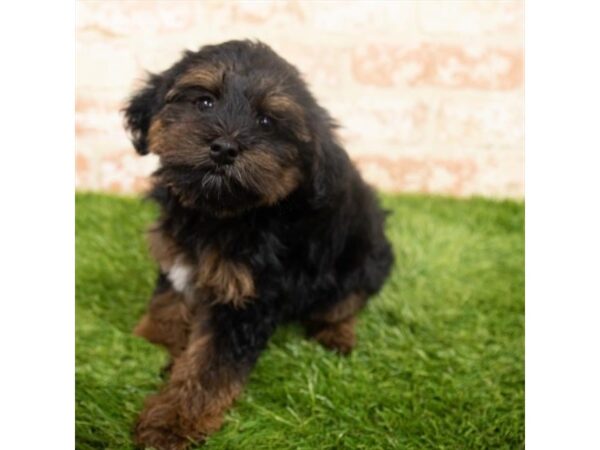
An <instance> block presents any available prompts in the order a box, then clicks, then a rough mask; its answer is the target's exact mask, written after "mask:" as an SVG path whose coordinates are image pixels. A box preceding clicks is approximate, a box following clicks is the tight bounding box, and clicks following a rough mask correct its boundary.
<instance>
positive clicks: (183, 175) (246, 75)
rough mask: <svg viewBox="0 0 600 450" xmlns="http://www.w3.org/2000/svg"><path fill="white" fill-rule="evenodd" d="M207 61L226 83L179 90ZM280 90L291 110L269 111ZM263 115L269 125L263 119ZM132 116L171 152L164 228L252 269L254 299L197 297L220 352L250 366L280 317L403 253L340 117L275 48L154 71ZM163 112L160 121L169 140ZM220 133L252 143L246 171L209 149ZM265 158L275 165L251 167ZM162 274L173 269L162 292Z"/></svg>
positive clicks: (327, 300)
mask: <svg viewBox="0 0 600 450" xmlns="http://www.w3.org/2000/svg"><path fill="white" fill-rule="evenodd" d="M198 67H200V68H202V67H205V68H209V69H211V70H212V68H219V70H220V72H218V73H219V77H220V78H219V77H217V78H219V79H218V80H216V81H217V82H218V84H219V86H218V87H216V88H215V87H206V86H184V87H183V88H182V89H181V90H178V88H177V83H178V80H181V79H182V77H183V76H184V74H189V73H190V71H191V72H192V73H193V71H194V70H196V69H197V68H198ZM203 76H204V75H203ZM174 90H175V92H174ZM207 93H208V94H207ZM273 93H276V94H277V95H282V96H284V101H283V103H284V110H285V111H277V112H275V113H270V112H269V111H266V110H264V109H262V107H261V106H260V105H261V101H262V100H261V99H262V98H263V97H264V96H268V95H272V94H273ZM207 95H208V96H209V97H208V98H209V99H211V102H214V104H213V106H211V107H210V108H209V109H208V110H206V109H205V110H202V109H201V108H200V109H199V108H198V107H197V105H198V99H200V102H204V103H203V104H207V103H206V102H207V100H206V96H207ZM286 108H287V109H286ZM265 115H266V116H267V117H268V122H269V123H268V127H266V128H265V127H264V126H261V125H260V124H258V123H257V119H256V118H257V117H263V116H265ZM125 116H126V122H127V126H128V128H129V130H130V131H131V132H132V139H133V143H134V146H135V148H136V150H137V151H138V152H139V153H140V154H145V153H148V152H149V151H153V152H155V153H157V154H158V155H159V156H160V159H161V166H160V168H159V169H158V171H157V172H156V173H155V175H154V183H155V184H154V187H153V189H152V191H151V193H150V197H151V198H152V199H154V200H155V201H156V202H157V203H158V204H159V205H160V208H161V218H160V220H159V223H158V225H157V229H158V230H159V231H160V232H161V233H163V234H164V235H167V236H169V237H170V238H171V239H172V240H173V241H174V242H175V243H176V245H177V247H178V248H180V249H181V251H182V252H183V253H184V254H185V258H186V259H187V260H189V261H192V262H193V263H194V264H197V265H198V266H201V265H202V254H203V251H204V250H205V249H206V248H208V247H210V248H213V249H214V248H216V249H218V252H219V254H220V255H221V257H222V258H224V259H226V260H227V261H232V262H235V263H236V264H242V265H243V266H245V267H247V268H249V270H250V273H251V274H252V277H253V280H254V285H255V291H256V295H255V296H254V297H253V298H252V299H250V300H248V301H246V302H245V303H244V304H243V306H242V307H240V306H239V305H234V304H231V303H228V302H219V299H218V298H216V299H215V298H211V299H199V300H198V301H200V302H202V301H205V302H206V304H210V330H211V334H212V337H213V339H214V343H215V344H214V345H215V348H216V349H217V352H216V353H217V354H218V358H219V359H220V360H221V361H225V363H226V364H230V365H232V366H234V367H236V370H239V371H242V372H244V373H246V372H247V371H248V370H250V368H251V367H252V365H253V364H254V363H255V361H256V359H257V358H258V356H259V354H260V352H261V351H262V350H263V349H264V348H265V346H266V345H267V341H268V339H269V337H270V336H271V335H272V334H273V331H274V330H275V328H276V327H277V326H278V325H279V324H282V323H285V322H289V321H297V320H300V321H302V320H305V319H307V318H310V317H314V316H315V314H319V313H320V312H326V311H327V310H330V309H331V308H332V307H334V306H335V305H336V304H337V303H338V302H340V301H342V300H344V299H346V298H348V296H350V295H352V294H353V293H362V294H364V295H365V297H368V296H371V295H373V294H374V293H376V292H377V291H378V290H379V289H380V288H381V286H382V284H383V283H384V280H385V279H386V277H387V275H388V273H389V271H390V267H391V265H392V262H393V256H392V252H391V248H390V244H389V243H388V241H387V239H386V237H385V235H384V216H385V214H384V212H383V211H382V210H381V208H380V207H379V206H378V203H377V199H376V197H375V195H374V193H373V192H372V190H371V189H370V188H369V187H368V186H367V185H366V184H365V182H364V181H363V180H362V179H361V177H360V175H359V173H358V172H357V170H356V169H355V167H354V166H353V165H352V163H351V161H350V160H349V158H348V156H347V154H346V152H345V151H344V150H343V148H342V147H341V146H340V144H339V143H338V141H337V139H336V137H335V128H336V126H335V124H334V122H333V120H332V119H331V117H330V116H329V114H328V113H327V112H326V111H325V110H324V109H323V108H321V107H320V106H319V105H318V104H317V102H316V101H315V99H314V98H313V97H312V95H311V94H310V93H309V91H308V89H307V87H306V85H305V83H304V82H303V80H302V79H301V77H300V75H299V73H298V71H297V70H296V69H295V68H294V67H293V66H291V65H290V64H288V63H287V62H285V61H284V60H283V59H282V58H280V57H279V56H278V55H276V54H275V53H274V52H273V51H272V50H271V49H270V48H269V47H268V46H266V45H264V44H262V43H256V42H250V41H231V42H227V43H224V44H221V45H216V46H207V47H203V48H202V49H201V50H200V51H198V52H186V53H185V54H184V56H183V58H182V59H181V60H180V61H179V62H178V63H176V64H175V65H174V66H173V67H172V68H170V69H169V70H167V71H165V72H163V73H161V74H159V75H152V76H151V77H150V78H149V80H148V82H147V84H146V85H145V87H144V88H143V89H141V90H140V91H138V92H137V93H136V94H135V95H134V96H133V97H132V98H131V100H130V102H129V104H128V107H127V108H126V110H125ZM153 121H160V126H158V125H157V126H156V128H157V129H158V128H160V133H162V134H161V135H160V136H159V137H158V138H157V137H156V136H152V132H151V125H152V123H153ZM263 122H264V120H263ZM263 125H264V124H263ZM165 130H166V131H165ZM169 130H170V131H169ZM223 135H228V136H233V139H235V141H236V145H238V146H239V152H240V156H238V158H241V157H242V156H241V155H242V154H243V153H244V152H247V155H246V156H245V157H247V158H248V160H247V161H248V165H247V166H244V165H243V164H242V161H241V160H240V167H239V170H238V171H237V172H235V173H234V170H237V169H235V164H237V162H236V163H234V164H233V165H232V166H227V167H225V168H223V167H222V166H218V165H215V164H214V163H213V162H212V161H211V160H210V158H209V157H208V156H207V155H209V154H210V145H211V144H210V143H211V142H213V141H214V139H216V138H219V137H220V136H223ZM152 139H155V141H160V145H159V144H153V142H152ZM153 145H154V147H153ZM161 146H162V147H161ZM252 158H258V160H259V161H260V163H261V164H262V166H259V165H256V164H255V165H252V164H254V162H255V160H253V159H252ZM236 161H237V160H236ZM263 166H264V167H265V168H266V170H268V171H271V172H269V173H265V174H262V173H260V172H259V173H249V171H250V170H251V169H253V168H256V167H263ZM290 173H291V174H292V175H289V174H290ZM286 174H288V175H289V177H288V180H287V181H286V182H283V181H282V185H284V186H283V187H282V186H280V185H279V184H278V183H279V181H280V179H283V178H284V177H285V175H286ZM276 175H277V176H276ZM279 175H280V176H279ZM262 178H264V179H266V180H267V181H269V183H270V185H268V186H267V185H264V184H261V183H262V181H261V180H262ZM272 192H279V193H280V194H278V195H273V194H272ZM165 283H169V281H168V279H167V277H166V276H165V275H164V274H163V276H161V277H160V283H159V285H160V286H159V289H160V290H164V289H165ZM195 295H198V296H199V297H202V295H204V294H201V293H197V294H195ZM209 300H210V301H209Z"/></svg>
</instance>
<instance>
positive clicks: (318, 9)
mask: <svg viewBox="0 0 600 450" xmlns="http://www.w3.org/2000/svg"><path fill="white" fill-rule="evenodd" d="M522 28H523V5H522V3H521V2H520V1H499V0H489V1H459V0H455V1H420V2H412V1H398V2H394V1H380V2H378V1H364V2H363V1H262V2H236V1H195V2H188V1H182V0H178V1H108V0H107V1H80V2H78V4H77V55H76V58H77V60H76V64H77V73H76V79H77V86H76V105H75V108H76V125H75V127H76V128H75V130H76V142H77V144H76V182H77V188H78V189H94V190H108V191H114V192H136V191H140V190H142V189H144V187H145V182H146V176H147V175H148V174H149V173H150V172H151V171H152V170H153V169H154V168H155V167H156V164H157V161H156V159H155V158H154V157H153V156H148V157H139V156H137V154H136V153H135V151H134V150H133V148H132V146H131V144H130V143H129V141H128V139H127V136H126V134H125V132H124V131H123V128H122V117H121V115H120V113H119V109H120V108H121V107H122V106H123V102H124V100H125V99H126V98H127V96H128V95H129V93H130V92H131V90H132V89H133V88H134V87H136V86H139V83H140V79H142V78H143V76H144V73H145V71H146V70H148V71H152V72H155V71H161V70H164V69H166V68H168V67H169V65H170V64H171V63H173V62H174V61H175V60H176V59H177V58H178V56H179V54H180V52H181V51H182V50H183V49H186V48H187V49H192V50H195V49H197V48H199V47H200V46H201V45H204V44H208V43H218V42H221V41H224V40H228V39H236V38H253V39H254V38H256V39H260V40H263V41H264V42H266V43H268V44H269V45H271V46H272V47H273V48H274V49H275V50H276V51H277V52H279V53H280V54H281V55H282V56H284V57H285V58H286V59H288V60H289V61H290V62H292V63H293V64H295V65H296V66H297V67H298V68H299V69H300V70H301V71H302V72H303V74H304V75H305V78H306V80H307V81H308V82H309V84H310V86H311V88H312V90H313V92H314V93H315V95H316V96H317V98H318V99H319V100H320V101H321V103H322V104H323V105H324V106H325V107H326V108H328V109H329V110H330V112H331V113H332V115H333V116H334V117H336V118H337V119H338V121H339V122H340V123H341V125H342V127H343V128H342V129H341V132H340V135H341V137H342V139H343V142H344V144H345V146H346V148H347V150H348V152H349V153H350V155H351V157H352V158H353V160H354V161H356V163H357V165H358V166H359V168H360V169H361V171H362V173H363V174H364V176H365V178H366V179H367V180H368V181H369V182H371V183H372V184H374V185H376V186H378V187H379V188H381V189H384V190H388V191H411V192H412V191H418V192H435V193H443V194H451V195H461V196H462V195H471V194H479V195H488V196H499V197H521V196H522V195H523V191H524V181H523V172H524V169H523V166H524V164H523V159H524V158H523V63H524V61H523V29H522Z"/></svg>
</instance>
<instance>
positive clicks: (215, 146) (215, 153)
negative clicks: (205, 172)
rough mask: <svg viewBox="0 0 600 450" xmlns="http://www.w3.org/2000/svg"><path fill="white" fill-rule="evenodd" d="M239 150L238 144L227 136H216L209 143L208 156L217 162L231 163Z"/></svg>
mask: <svg viewBox="0 0 600 450" xmlns="http://www.w3.org/2000/svg"><path fill="white" fill-rule="evenodd" d="M239 151H240V147H239V145H238V144H237V143H236V142H235V141H233V140H231V139H227V138H222V137H221V138H218V139H215V140H214V141H212V144H210V157H211V158H212V160H213V161H214V162H216V163H217V164H231V163H233V161H234V159H235V157H236V156H237V155H238V153H239Z"/></svg>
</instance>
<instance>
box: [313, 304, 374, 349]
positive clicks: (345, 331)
mask: <svg viewBox="0 0 600 450" xmlns="http://www.w3.org/2000/svg"><path fill="white" fill-rule="evenodd" d="M366 300H367V297H366V295H364V294H363V293H354V294H351V295H349V296H348V297H346V298H345V299H344V300H342V301H340V302H338V303H336V304H334V305H333V306H332V307H331V308H329V309H327V310H325V311H320V312H317V313H313V314H311V316H310V317H309V318H308V320H306V321H305V327H306V331H307V334H308V335H309V337H311V338H313V339H315V340H316V341H318V342H319V343H320V344H321V345H323V346H324V347H325V348H328V349H330V350H335V351H338V352H339V353H341V354H344V355H346V354H349V353H350V352H351V351H352V349H353V348H354V346H355V345H356V334H355V332H354V326H355V324H356V314H357V313H358V311H360V310H361V309H362V308H363V306H364V305H365V303H366Z"/></svg>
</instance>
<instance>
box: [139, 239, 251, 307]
mask: <svg viewBox="0 0 600 450" xmlns="http://www.w3.org/2000/svg"><path fill="white" fill-rule="evenodd" d="M149 243H150V253H151V254H152V256H153V257H154V258H155V259H156V260H157V261H158V263H159V265H160V267H161V270H162V271H163V272H164V273H165V274H166V275H167V277H168V279H169V281H170V282H171V285H172V286H173V289H174V290H176V291H177V292H180V293H182V294H183V295H184V296H185V298H186V302H188V303H195V302H197V301H198V300H200V299H203V300H206V301H209V302H211V303H229V304H232V305H233V306H235V307H239V306H242V305H243V304H244V303H246V302H247V301H249V300H251V299H252V298H254V297H255V296H256V292H255V285H254V278H253V275H252V272H251V270H250V268H249V267H248V266H246V265H245V264H243V263H241V262H237V261H233V260H231V259H229V258H226V257H224V256H223V255H222V253H221V252H220V251H219V250H218V249H217V248H215V247H210V246H208V247H206V248H204V249H203V250H202V251H201V252H200V254H199V255H198V257H197V260H192V259H191V258H189V257H188V256H186V255H185V254H184V252H183V251H182V250H181V249H180V248H179V247H178V246H177V244H176V243H175V242H174V241H173V240H172V239H171V238H169V237H168V236H166V235H165V234H163V233H162V232H160V231H152V232H150V233H149Z"/></svg>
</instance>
